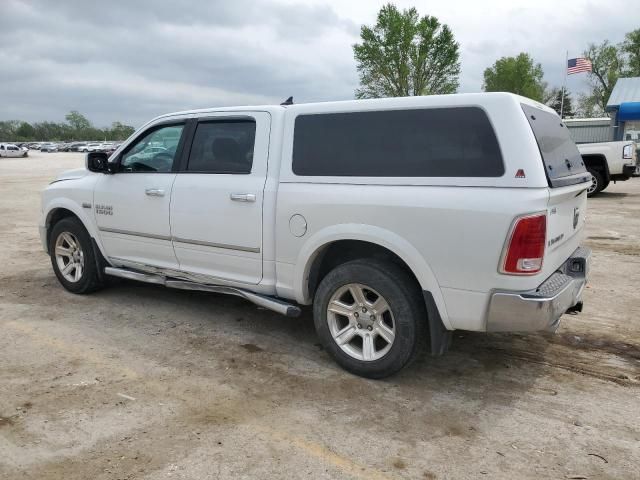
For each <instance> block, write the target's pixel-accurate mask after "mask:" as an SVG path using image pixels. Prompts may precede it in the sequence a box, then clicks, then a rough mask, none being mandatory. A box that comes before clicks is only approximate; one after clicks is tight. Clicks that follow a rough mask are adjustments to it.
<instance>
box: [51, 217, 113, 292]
mask: <svg viewBox="0 0 640 480" xmlns="http://www.w3.org/2000/svg"><path fill="white" fill-rule="evenodd" d="M74 245H76V246H77V247H79V250H78V249H77V248H75V247H74ZM56 247H58V248H56ZM49 252H50V256H51V265H52V266H53V271H54V273H55V274H56V277H58V281H59V282H60V283H61V284H62V286H63V287H64V288H65V289H67V290H68V291H70V292H72V293H77V294H85V293H91V292H95V291H96V290H99V289H100V288H102V287H103V286H104V283H103V281H102V280H101V278H102V276H101V275H100V274H99V271H98V265H97V262H96V258H95V253H94V251H93V245H92V244H91V237H90V236H89V232H87V230H86V229H85V228H84V225H82V222H80V220H78V219H77V218H75V217H67V218H63V219H62V220H60V221H59V222H58V223H56V224H55V225H54V226H53V229H52V230H51V236H50V239H49ZM60 252H65V253H62V254H61V253H60ZM71 263H73V264H75V265H76V266H75V267H72V268H70V269H69V271H68V272H65V268H66V267H68V266H69V264H71Z"/></svg>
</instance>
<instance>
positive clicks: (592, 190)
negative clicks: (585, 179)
mask: <svg viewBox="0 0 640 480" xmlns="http://www.w3.org/2000/svg"><path fill="white" fill-rule="evenodd" d="M587 170H588V172H589V173H590V174H591V187H589V188H588V189H587V197H589V198H591V197H594V196H596V195H597V194H599V193H600V192H601V191H602V190H604V189H605V188H606V185H605V184H604V179H603V178H602V174H601V173H600V172H599V171H597V170H592V169H591V168H587Z"/></svg>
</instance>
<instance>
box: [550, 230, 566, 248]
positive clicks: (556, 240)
mask: <svg viewBox="0 0 640 480" xmlns="http://www.w3.org/2000/svg"><path fill="white" fill-rule="evenodd" d="M563 238H564V233H561V234H560V235H558V236H557V237H554V238H552V239H551V240H549V241H548V242H547V246H548V247H550V246H551V245H555V244H556V243H558V242H559V241H560V240H562V239H563Z"/></svg>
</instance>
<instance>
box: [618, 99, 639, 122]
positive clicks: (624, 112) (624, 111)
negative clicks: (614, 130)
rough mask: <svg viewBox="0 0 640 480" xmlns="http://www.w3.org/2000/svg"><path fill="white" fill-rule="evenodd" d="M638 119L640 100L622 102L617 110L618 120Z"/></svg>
mask: <svg viewBox="0 0 640 480" xmlns="http://www.w3.org/2000/svg"><path fill="white" fill-rule="evenodd" d="M627 120H640V102H624V103H621V104H620V109H619V110H618V121H619V122H626V121H627Z"/></svg>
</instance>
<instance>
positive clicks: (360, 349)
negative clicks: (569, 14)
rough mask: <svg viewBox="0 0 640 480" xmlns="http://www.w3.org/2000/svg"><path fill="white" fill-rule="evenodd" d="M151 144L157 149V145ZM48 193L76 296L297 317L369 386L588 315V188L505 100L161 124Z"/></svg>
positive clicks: (345, 106)
mask: <svg viewBox="0 0 640 480" xmlns="http://www.w3.org/2000/svg"><path fill="white" fill-rule="evenodd" d="M158 147H161V148H158ZM86 167H87V168H86V169H81V170H75V171H71V172H67V173H65V174H63V175H61V176H60V177H59V178H58V179H57V180H55V181H54V182H53V183H52V184H51V185H49V187H47V188H46V190H44V192H43V195H42V218H41V222H40V235H41V238H42V244H43V246H44V249H45V251H47V252H48V253H49V254H50V257H51V263H52V265H53V270H54V272H55V274H56V276H57V277H58V279H59V281H60V283H61V284H62V285H63V286H64V287H65V288H66V289H67V290H69V291H71V292H74V293H88V292H91V291H94V290H96V289H97V288H99V287H101V286H103V284H104V281H105V275H111V276H117V277H124V278H127V279H133V280H139V281H142V282H150V283H154V284H160V285H164V286H166V287H172V288H179V289H192V290H204V291H210V292H218V293H226V294H232V295H238V296H241V297H244V298H246V299H247V300H249V301H251V302H254V303H255V304H257V305H260V306H262V307H266V308H269V309H272V310H275V311H277V312H280V313H283V314H286V315H290V316H297V315H299V314H300V312H301V308H300V306H301V305H311V304H312V305H313V316H314V322H315V326H316V330H317V332H318V335H319V337H320V339H321V341H322V342H323V344H324V346H325V348H326V350H327V351H328V352H329V353H330V354H331V355H332V356H333V357H334V359H335V360H336V361H337V362H338V363H339V364H340V365H342V366H343V367H344V368H346V369H347V370H349V371H351V372H353V373H356V374H358V375H362V376H366V377H370V378H381V377H384V376H387V375H390V374H393V373H394V372H397V371H398V370H400V369H401V368H402V367H403V366H405V365H407V364H408V363H409V362H410V361H411V360H412V359H413V358H414V357H415V356H416V354H417V353H418V352H420V351H421V350H422V345H423V344H425V343H426V344H429V345H430V350H431V352H432V354H434V355H438V354H442V353H444V352H445V351H446V350H447V348H448V345H449V342H450V338H451V332H452V331H453V330H455V329H462V330H474V331H490V332H504V331H518V332H531V331H540V330H547V331H554V330H555V329H556V328H557V326H558V324H559V319H560V317H561V315H562V314H564V313H565V312H567V311H580V310H581V308H582V299H581V295H582V291H583V288H584V286H585V283H586V277H587V272H588V269H589V261H590V251H589V250H588V249H587V248H584V247H581V241H582V239H583V233H584V224H585V218H586V215H585V214H586V206H587V188H588V187H589V185H590V184H591V175H589V173H588V172H587V171H586V169H585V167H584V164H583V161H582V158H581V157H580V154H579V152H578V150H577V148H576V146H575V144H574V143H573V141H572V140H571V139H570V137H569V134H568V132H567V129H566V128H565V127H564V125H563V124H562V122H561V121H560V119H559V118H558V116H557V115H556V114H555V113H554V112H553V111H552V110H550V109H549V108H547V107H545V106H543V105H541V104H538V103H535V102H533V101H531V100H528V99H526V98H523V97H519V96H515V95H512V94H504V93H486V94H465V95H445V96H429V97H411V98H388V99H380V100H362V101H346V102H331V103H317V104H301V105H285V106H259V107H235V108H212V109H206V110H196V111H188V112H180V113H173V114H168V115H163V116H161V117H158V118H156V119H154V120H152V121H150V122H149V123H147V124H146V125H144V126H143V127H142V128H140V129H139V130H138V131H137V132H136V133H135V134H134V135H133V136H132V137H131V138H129V139H128V140H127V141H126V142H125V143H124V144H123V145H122V146H121V147H120V148H118V150H116V151H115V152H114V153H113V154H112V155H111V156H110V157H109V158H107V156H106V154H104V153H97V152H96V153H89V154H87V165H86Z"/></svg>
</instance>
